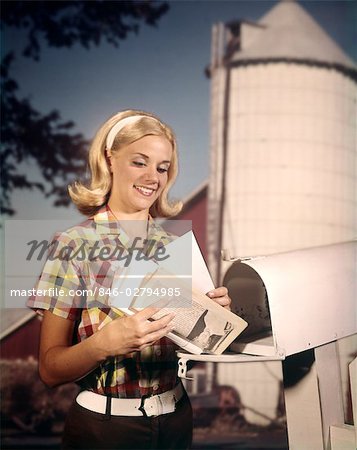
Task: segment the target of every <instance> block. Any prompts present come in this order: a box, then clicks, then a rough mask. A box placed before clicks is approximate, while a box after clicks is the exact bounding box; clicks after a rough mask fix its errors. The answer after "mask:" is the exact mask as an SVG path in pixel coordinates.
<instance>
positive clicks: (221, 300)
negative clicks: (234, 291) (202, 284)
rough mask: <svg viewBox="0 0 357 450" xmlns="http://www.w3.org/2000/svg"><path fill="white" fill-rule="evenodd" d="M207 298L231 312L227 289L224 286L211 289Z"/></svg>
mask: <svg viewBox="0 0 357 450" xmlns="http://www.w3.org/2000/svg"><path fill="white" fill-rule="evenodd" d="M206 295H208V297H209V298H211V299H212V300H214V301H215V302H216V303H218V304H219V305H221V306H223V308H226V309H228V310H229V311H230V310H231V306H230V305H231V302H232V300H231V298H230V296H229V295H228V289H227V288H226V287H225V286H221V287H218V288H216V289H213V290H212V291H209V292H207V294H206Z"/></svg>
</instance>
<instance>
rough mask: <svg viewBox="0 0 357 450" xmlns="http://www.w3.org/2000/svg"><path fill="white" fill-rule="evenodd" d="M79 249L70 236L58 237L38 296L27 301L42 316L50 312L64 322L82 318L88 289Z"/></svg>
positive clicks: (35, 294)
mask: <svg viewBox="0 0 357 450" xmlns="http://www.w3.org/2000/svg"><path fill="white" fill-rule="evenodd" d="M77 247H78V244H76V242H75V240H73V239H71V238H70V237H69V236H68V235H67V234H66V233H60V234H57V235H55V237H54V238H53V240H52V241H51V244H50V246H49V252H48V256H47V260H46V263H45V265H44V268H43V270H42V273H41V275H40V277H39V280H38V282H37V284H36V286H35V289H34V293H33V295H31V297H29V299H28V301H27V306H28V307H29V308H31V309H34V310H36V312H38V313H40V314H41V313H42V312H43V310H48V311H51V312H52V313H54V314H56V315H58V316H60V317H63V318H64V319H70V320H78V319H79V318H80V315H81V309H82V308H83V306H84V305H85V303H86V298H85V292H86V289H85V283H84V280H83V278H84V277H83V275H82V270H81V267H80V264H79V263H78V261H77V260H76V259H75V255H76V248H77Z"/></svg>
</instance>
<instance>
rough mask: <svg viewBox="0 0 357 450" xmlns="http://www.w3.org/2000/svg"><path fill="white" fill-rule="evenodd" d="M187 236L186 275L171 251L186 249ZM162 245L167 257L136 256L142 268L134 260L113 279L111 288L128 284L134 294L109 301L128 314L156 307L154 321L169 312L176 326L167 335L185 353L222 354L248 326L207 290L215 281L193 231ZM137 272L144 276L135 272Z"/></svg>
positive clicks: (117, 288) (121, 288) (116, 288)
mask: <svg viewBox="0 0 357 450" xmlns="http://www.w3.org/2000/svg"><path fill="white" fill-rule="evenodd" d="M188 241H191V242H190V250H191V251H192V276H190V277H187V278H185V277H184V276H179V275H177V272H174V270H173V269H174V268H175V266H176V267H177V260H178V259H177V258H175V255H177V254H179V253H180V251H181V252H182V249H183V248H186V249H187V246H186V247H185V244H187V242H188ZM191 244H192V245H191ZM166 248H167V251H168V254H169V255H170V258H168V259H167V260H165V261H162V262H161V263H160V264H157V263H156V262H155V261H140V267H139V265H138V264H135V262H134V264H131V266H130V267H129V268H128V269H127V271H126V273H125V274H124V275H123V274H122V275H121V276H120V278H118V279H115V281H114V282H113V289H112V292H115V291H116V292H118V291H121V292H123V291H124V289H128V287H129V286H130V288H129V289H130V291H131V292H134V291H135V292H136V293H137V295H134V296H133V297H132V298H131V299H130V301H129V302H127V304H126V305H123V301H122V299H120V298H119V297H118V296H115V295H112V297H111V299H110V302H111V305H112V306H115V307H117V308H119V309H121V310H122V311H123V312H124V313H125V314H127V315H132V314H135V312H137V311H139V310H141V309H142V308H143V307H146V306H154V307H156V308H158V309H159V311H158V312H157V313H155V314H154V315H153V316H152V320H157V319H159V318H161V317H162V316H164V315H166V314H169V313H172V312H173V313H174V314H175V317H174V319H173V321H172V325H173V327H174V330H173V331H172V332H170V333H169V334H168V337H169V338H170V339H172V340H173V341H174V342H175V343H176V344H177V345H179V346H180V347H181V348H182V349H184V350H185V351H187V352H189V353H193V354H201V353H208V354H215V355H220V354H221V353H223V351H224V350H225V349H226V348H227V347H228V346H229V345H230V344H231V343H232V342H233V341H234V340H235V339H236V337H237V336H238V335H239V334H240V333H242V331H243V330H244V329H245V328H246V327H247V322H245V321H244V320H243V319H242V318H240V317H239V316H237V315H236V314H234V313H232V312H230V311H228V310H227V309H225V308H223V307H222V306H221V305H218V304H217V303H216V302H214V301H213V300H212V299H210V298H209V297H208V296H207V295H205V293H206V292H208V291H210V290H211V289H213V288H214V285H213V282H212V279H211V276H210V274H209V271H208V269H207V266H206V263H205V261H204V258H203V256H202V253H201V251H200V249H199V246H198V244H197V241H196V239H195V236H194V234H193V233H192V231H191V232H189V233H186V234H185V235H183V236H181V237H179V238H177V239H175V240H174V241H173V242H171V243H170V244H168V245H167V246H166ZM138 273H139V274H142V275H141V276H137V275H136V274H138ZM141 293H143V294H144V295H140V294H141ZM153 293H156V294H160V293H162V294H165V295H159V296H158V295H153Z"/></svg>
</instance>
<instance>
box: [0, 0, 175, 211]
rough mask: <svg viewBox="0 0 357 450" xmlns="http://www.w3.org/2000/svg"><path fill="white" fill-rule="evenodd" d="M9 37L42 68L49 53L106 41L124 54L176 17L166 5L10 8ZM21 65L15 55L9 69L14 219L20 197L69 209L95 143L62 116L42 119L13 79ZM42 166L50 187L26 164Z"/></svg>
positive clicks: (7, 176)
mask: <svg viewBox="0 0 357 450" xmlns="http://www.w3.org/2000/svg"><path fill="white" fill-rule="evenodd" d="M1 6H2V11H1V16H0V25H1V29H2V30H4V29H5V28H15V29H18V30H23V31H25V32H26V36H27V41H26V45H25V47H24V49H23V51H22V56H23V57H27V58H32V59H33V60H34V61H38V60H39V59H40V55H41V46H43V45H48V46H50V47H54V48H61V47H67V48H70V47H72V46H73V45H75V44H79V45H81V46H83V47H84V48H87V49H90V48H91V47H93V46H98V45H100V44H101V42H102V41H103V40H105V41H106V42H108V43H109V44H111V45H113V46H115V47H118V46H119V44H120V41H122V40H124V39H126V38H127V37H128V36H129V35H130V34H132V33H138V32H139V27H140V25H141V24H142V23H144V24H147V25H150V26H156V25H157V22H158V20H159V19H160V18H161V17H162V15H163V14H165V13H166V12H167V10H168V4H167V3H166V2H156V1H150V0H146V1H145V0H144V1H103V0H94V1H14V0H12V1H3V2H2V3H1ZM15 58H16V55H15V54H14V52H11V51H9V52H8V53H6V55H5V56H4V57H3V59H2V61H1V73H0V74H1V91H2V97H1V112H2V121H1V148H0V164H1V165H0V167H1V190H2V193H1V204H0V210H1V213H2V214H8V215H12V214H14V213H15V212H16V211H15V210H14V209H13V207H12V202H11V194H12V192H13V191H14V190H15V189H38V190H40V191H42V192H43V194H44V195H45V196H46V197H53V198H54V205H55V206H65V205H68V204H69V198H68V194H67V188H66V185H67V184H68V183H69V182H71V181H72V180H73V179H75V178H78V177H79V176H80V175H82V174H83V173H84V168H85V155H86V151H87V148H88V142H87V140H86V139H85V137H84V136H83V135H82V134H81V133H75V131H74V128H75V124H74V122H73V121H68V120H66V121H65V120H63V119H62V117H61V114H60V113H59V111H57V110H56V109H54V110H53V111H51V112H50V113H48V114H42V113H41V112H39V111H37V110H36V109H35V108H34V107H33V106H32V105H31V101H30V99H28V98H20V96H19V93H18V92H19V86H18V83H17V82H16V80H15V79H14V78H13V77H12V76H11V65H12V63H13V61H14V59H15ZM30 160H31V161H34V162H35V163H36V164H37V166H38V167H39V168H40V171H41V173H42V175H43V180H42V181H40V182H33V181H31V180H29V178H28V176H27V174H26V173H25V172H20V169H19V167H21V163H23V162H28V161H30Z"/></svg>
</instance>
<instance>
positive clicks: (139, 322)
mask: <svg viewBox="0 0 357 450" xmlns="http://www.w3.org/2000/svg"><path fill="white" fill-rule="evenodd" d="M157 311H158V309H157V308H154V307H152V306H149V307H147V308H145V309H143V310H141V311H139V312H137V313H135V314H133V315H132V316H127V317H118V318H117V319H114V320H113V321H112V322H109V323H108V324H107V325H105V326H104V327H103V328H102V329H101V330H99V331H98V332H97V333H95V334H94V335H93V341H94V342H93V344H94V345H95V347H96V349H97V351H98V352H99V354H100V355H101V359H106V358H108V357H111V356H116V355H125V354H127V353H131V352H135V351H141V350H143V349H144V348H146V347H148V346H150V345H152V344H154V342H156V341H158V340H159V339H161V338H162V337H164V336H166V335H167V333H169V332H170V331H172V330H173V327H172V325H171V321H172V319H173V318H174V317H175V315H174V314H167V315H166V316H163V317H161V318H160V319H158V320H153V321H149V320H148V319H150V318H151V317H152V316H153V315H154V314H155V313H156V312H157Z"/></svg>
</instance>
